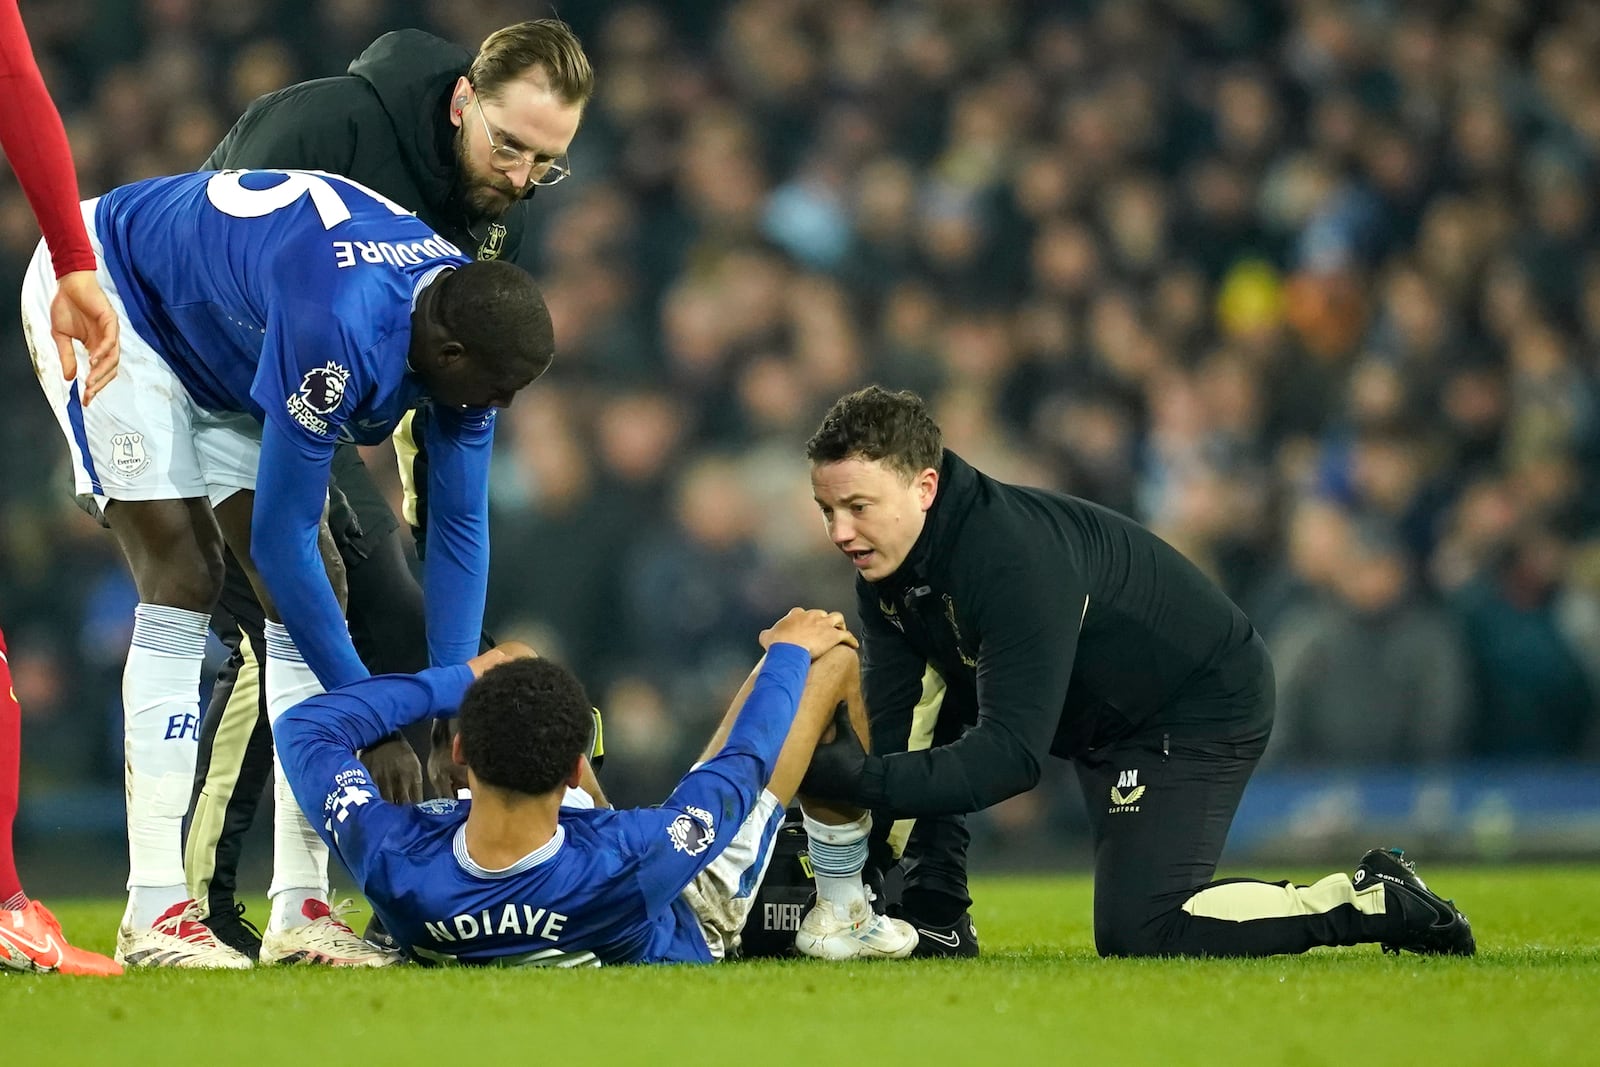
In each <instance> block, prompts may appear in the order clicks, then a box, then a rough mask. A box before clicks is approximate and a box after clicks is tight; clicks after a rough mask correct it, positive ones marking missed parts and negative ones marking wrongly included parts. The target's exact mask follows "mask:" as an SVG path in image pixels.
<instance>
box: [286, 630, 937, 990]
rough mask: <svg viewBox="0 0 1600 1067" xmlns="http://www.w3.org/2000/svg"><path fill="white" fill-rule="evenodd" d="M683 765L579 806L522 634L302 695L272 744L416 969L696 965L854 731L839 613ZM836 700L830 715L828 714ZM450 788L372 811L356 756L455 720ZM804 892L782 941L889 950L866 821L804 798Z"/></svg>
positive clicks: (854, 685)
mask: <svg viewBox="0 0 1600 1067" xmlns="http://www.w3.org/2000/svg"><path fill="white" fill-rule="evenodd" d="M760 642H761V646H762V647H763V648H764V649H766V655H765V656H764V657H763V659H762V661H761V663H760V664H759V665H758V666H757V668H756V669H755V670H754V671H753V672H752V673H751V675H750V677H749V678H748V679H747V680H746V681H745V683H744V686H743V687H742V688H741V689H740V691H739V693H738V695H737V696H736V697H735V698H734V700H733V703H732V705H731V707H730V708H729V710H728V713H727V715H726V716H725V717H724V719H723V721H722V724H721V725H720V726H719V727H718V729H717V732H716V734H715V735H714V736H713V737H712V740H711V742H710V744H709V745H708V746H707V748H706V750H705V753H704V755H703V756H702V757H701V761H700V762H699V763H697V764H696V765H695V767H694V768H693V769H692V770H690V772H689V773H688V774H687V775H685V776H684V778H683V780H682V781H681V782H680V783H679V784H678V787H677V788H676V789H675V790H673V792H672V795H671V796H669V797H668V798H667V799H666V800H665V801H664V802H663V803H662V805H661V806H660V807H656V808H640V809H632V810H627V811H612V810H607V809H604V808H596V807H594V805H593V803H592V801H591V800H590V798H589V794H588V792H587V791H585V790H582V789H580V788H579V787H580V785H581V784H582V783H584V782H585V781H588V782H590V783H592V781H593V779H592V775H591V772H590V771H589V769H588V760H587V757H586V755H585V754H586V753H587V752H588V751H589V746H590V742H591V737H590V734H591V731H592V730H593V728H594V719H593V716H592V714H591V711H590V704H589V699H588V697H587V696H586V695H585V694H584V691H583V687H582V686H581V685H580V684H579V683H578V681H577V679H576V678H574V677H573V676H572V674H571V673H570V672H569V671H567V670H566V669H565V668H563V667H561V666H559V665H557V664H555V663H552V662H550V661H548V660H544V659H539V658H537V657H536V656H535V655H534V654H533V652H532V650H531V649H529V648H527V646H525V645H518V644H508V645H502V646H500V647H499V648H496V649H494V650H492V651H490V652H486V653H484V654H483V655H481V656H478V657H477V658H476V659H474V660H472V661H471V662H469V663H467V664H463V665H460V666H455V667H441V668H434V669H431V670H426V671H422V672H420V673H418V674H414V675H383V676H379V677H374V678H368V679H364V680H362V681H358V682H353V683H351V684H349V685H346V686H343V687H341V688H339V689H336V690H334V691H332V692H329V693H323V694H320V695H318V696H314V697H312V698H310V699H308V700H306V701H304V702H303V703H301V704H298V705H296V706H295V707H294V708H292V709H291V710H290V711H288V712H286V713H285V714H284V715H283V716H282V717H281V718H280V719H279V720H278V722H277V723H276V724H275V726H274V735H275V741H276V744H277V746H278V753H279V757H280V759H281V761H282V765H283V768H284V772H285V774H286V776H287V777H288V779H289V782H290V785H291V786H292V787H293V789H294V794H295V798H296V799H297V800H298V801H299V803H300V806H301V808H302V809H303V810H304V811H305V813H306V816H307V818H308V819H309V820H310V822H311V825H312V826H313V827H315V828H316V829H317V832H318V833H319V834H321V835H322V837H323V839H324V840H325V841H326V842H327V844H328V845H329V847H330V848H332V849H333V850H334V851H335V852H337V853H338V855H339V857H340V858H341V859H342V860H343V861H344V864H345V866H346V867H347V868H348V869H349V870H350V872H351V874H352V875H353V876H354V877H355V879H356V881H357V882H358V883H359V885H360V888H361V890H362V892H363V893H365V894H366V896H367V899H368V900H370V901H371V903H372V906H373V908H374V910H375V911H376V912H377V914H378V916H379V917H380V918H381V919H382V920H383V922H384V924H385V926H386V927H387V928H388V930H389V932H390V933H391V934H392V935H393V937H394V938H395V940H396V942H397V943H398V944H399V945H400V946H401V947H402V949H403V950H404V951H405V952H406V953H407V954H408V955H410V956H411V957H412V958H413V959H416V960H418V961H420V962H433V963H458V962H459V963H474V964H501V965H515V964H540V965H550V966H583V965H599V964H602V963H694V962H712V961H715V960H721V959H725V958H727V957H729V956H731V955H735V954H736V953H737V949H738V944H739V932H740V929H741V928H742V927H743V926H744V923H745V921H746V919H747V918H748V917H749V914H750V910H751V906H752V904H753V902H754V900H755V896H756V890H757V889H758V888H759V886H760V884H761V879H762V877H763V876H764V875H765V873H766V868H767V863H768V861H769V859H770V858H771V854H772V845H773V841H774V839H775V838H776V837H777V835H778V831H779V829H780V827H781V826H782V823H783V818H784V807H785V805H787V804H788V803H789V802H790V800H791V799H793V797H794V795H795V792H796V790H797V789H798V787H799V784H800V779H801V777H802V776H803V775H804V773H805V770H806V767H807V766H808V765H809V763H810V759H811V753H812V751H813V750H814V749H815V748H816V746H817V743H818V741H819V739H821V738H823V737H824V735H825V734H826V733H828V732H830V730H831V729H833V728H834V724H835V721H836V719H837V721H838V728H853V729H855V730H856V732H857V733H859V734H860V735H861V736H863V737H865V735H866V724H865V713H864V709H863V708H862V706H861V699H860V682H859V677H860V674H859V665H858V662H857V658H856V653H855V651H854V649H855V647H856V639H855V637H854V636H852V635H851V634H850V632H849V631H848V630H847V629H846V628H845V623H844V618H843V616H841V615H840V614H838V613H837V612H833V613H827V612H823V611H818V610H809V611H806V610H801V609H799V608H796V609H794V610H793V611H791V612H789V613H788V614H787V615H785V616H784V617H783V618H782V619H780V620H779V621H778V622H776V623H775V624H773V626H772V627H771V628H769V629H767V630H764V631H762V633H761V635H760ZM841 706H842V707H841ZM458 710H459V728H460V732H459V735H458V737H457V739H456V741H455V744H456V746H457V752H456V757H457V759H458V760H459V761H460V762H461V763H462V764H463V765H464V766H465V767H466V770H467V777H468V784H469V786H470V789H471V799H470V800H432V801H428V802H426V803H423V804H418V805H412V806H399V805H393V804H389V803H387V802H385V801H384V800H383V799H382V798H381V797H380V796H379V795H378V791H377V790H376V789H375V788H373V785H372V782H371V779H370V778H369V777H368V774H367V771H366V768H364V767H363V766H362V765H361V763H360V762H359V761H358V760H357V759H356V752H357V751H358V750H360V749H362V748H364V747H365V746H367V745H370V744H372V743H373V742H374V741H375V740H376V739H378V738H381V737H385V736H387V735H389V734H391V733H393V732H394V731H395V730H398V729H400V728H402V727H405V726H408V725H410V724H411V723H414V722H420V721H422V720H424V719H427V718H430V717H435V716H445V715H450V714H456V713H457V712H458ZM801 807H802V810H803V812H804V816H805V826H806V831H807V833H808V835H809V837H810V842H811V844H810V852H811V862H812V865H813V868H814V870H815V872H816V879H817V895H818V900H817V904H816V906H815V907H814V908H812V909H811V911H810V912H808V913H807V915H806V917H805V919H804V920H803V921H802V923H801V928H800V931H799V935H798V937H797V938H796V947H797V948H798V949H799V950H800V951H801V952H802V953H804V954H806V955H810V956H817V957H821V958H826V959H869V958H882V957H890V958H900V957H904V956H907V955H909V954H910V952H911V950H912V949H913V948H914V947H915V946H916V942H917V935H916V932H915V931H914V930H913V929H912V928H911V927H910V926H909V925H907V924H906V923H904V922H902V921H900V920H898V919H891V918H889V917H887V916H884V915H879V914H876V913H875V912H874V910H873V908H872V905H871V901H870V899H869V897H868V891H867V889H866V888H865V886H864V885H863V884H862V880H861V871H862V868H863V866H864V865H865V863H866V856H867V833H868V830H869V829H870V825H871V823H870V819H871V817H870V815H869V814H868V813H866V812H865V811H861V810H859V809H848V808H830V807H824V806H821V805H817V804H813V803H811V802H810V801H808V800H806V799H804V798H802V800H801Z"/></svg>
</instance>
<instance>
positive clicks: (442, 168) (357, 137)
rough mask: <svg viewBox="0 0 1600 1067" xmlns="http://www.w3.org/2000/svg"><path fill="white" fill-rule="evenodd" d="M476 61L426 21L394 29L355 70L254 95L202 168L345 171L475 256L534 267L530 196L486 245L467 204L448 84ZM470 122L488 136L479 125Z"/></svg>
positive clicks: (483, 229) (484, 230) (483, 226)
mask: <svg viewBox="0 0 1600 1067" xmlns="http://www.w3.org/2000/svg"><path fill="white" fill-rule="evenodd" d="M471 62H472V55H471V53H469V52H467V51H466V50H465V49H462V48H458V47H457V46H455V45H453V44H451V43H450V42H448V41H444V40H440V39H439V38H438V37H435V36H433V35H432V34H429V33H424V32H423V31H421V30H395V31H393V32H391V33H386V34H384V35H383V36H382V37H379V38H378V39H377V40H376V41H374V42H372V44H371V45H369V46H368V47H367V50H366V51H365V52H362V53H361V55H360V56H359V57H358V58H357V59H356V60H355V61H354V62H352V63H351V64H350V69H349V73H348V74H344V75H341V76H339V77H334V78H318V79H316V80H314V81H307V82H299V83H298V84H295V85H290V86H288V87H286V88H283V89H279V90H278V91H277V92H273V93H268V94H267V95H266V96H263V97H261V98H259V99H257V100H255V101H254V102H252V103H251V104H250V106H249V107H248V108H246V109H245V113H244V115H242V116H241V117H240V119H239V121H238V122H236V123H234V125H233V128H232V129H231V130H229V131H228V133H227V135H226V136H225V137H223V139H222V143H221V144H219V145H217V147H216V150H215V151H213V152H212V153H211V155H210V157H209V158H207V159H206V161H205V165H204V167H203V169H205V170H232V169H250V168H267V169H272V170H282V169H296V170H325V171H328V172H330V173H333V174H342V175H344V176H345V177H347V178H354V179H355V180H356V181H358V182H360V183H361V184H362V185H365V186H367V187H368V188H369V189H372V190H374V191H376V192H379V193H382V194H383V195H384V196H386V197H388V198H389V199H390V200H393V201H394V202H395V203H397V204H399V205H401V206H402V207H404V208H406V209H407V210H410V211H414V212H416V214H417V217H418V218H420V219H421V220H422V221H423V222H426V223H427V224H428V225H429V226H432V227H433V229H434V232H436V233H438V234H439V236H441V237H443V238H445V239H446V240H448V241H450V242H451V243H452V244H454V245H456V246H457V247H459V248H460V249H461V250H462V252H464V253H466V254H467V255H468V256H472V257H474V258H476V259H489V258H499V259H509V260H511V261H512V262H514V263H517V264H518V265H520V266H523V267H527V268H529V269H530V270H531V269H532V264H531V263H528V262H525V253H531V252H532V251H534V250H533V249H531V248H529V249H526V250H525V249H524V248H523V244H524V242H523V235H524V233H525V232H526V230H527V225H528V211H529V203H528V201H527V200H521V201H519V202H517V203H516V204H513V205H512V206H511V209H510V210H509V211H507V212H506V213H505V215H504V217H502V218H501V219H500V224H501V225H502V226H504V227H505V233H504V234H503V235H502V238H501V241H500V243H499V247H498V248H495V249H491V250H487V251H486V250H485V249H484V248H483V245H484V242H485V241H486V240H488V238H489V235H490V227H489V225H488V223H485V222H479V223H476V224H474V225H472V226H471V227H470V228H469V226H468V221H467V215H466V211H465V209H464V208H463V206H462V202H461V187H460V185H459V184H458V178H457V172H456V171H457V168H456V162H455V155H454V152H453V150H452V143H453V140H454V138H455V135H456V127H455V126H453V125H452V124H451V123H450V120H449V117H448V114H449V112H448V108H449V105H450V100H449V97H450V90H451V89H452V88H454V86H455V83H456V79H457V78H458V77H460V76H461V75H463V74H465V73H466V72H467V66H468V64H470V63H471ZM465 121H466V122H468V123H473V122H477V121H478V120H477V119H476V118H475V117H469V118H468V119H466V120H465ZM465 128H466V129H467V131H468V134H469V136H470V135H471V133H472V132H473V131H474V130H476V133H477V136H479V137H482V136H483V130H482V128H481V127H473V126H470V125H469V126H466V127H465ZM529 243H530V244H531V242H529ZM489 252H492V253H493V254H489Z"/></svg>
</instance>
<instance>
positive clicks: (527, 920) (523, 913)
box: [422, 904, 567, 942]
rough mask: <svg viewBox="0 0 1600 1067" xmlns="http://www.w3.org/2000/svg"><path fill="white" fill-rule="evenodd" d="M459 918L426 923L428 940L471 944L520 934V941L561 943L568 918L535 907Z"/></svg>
mask: <svg viewBox="0 0 1600 1067" xmlns="http://www.w3.org/2000/svg"><path fill="white" fill-rule="evenodd" d="M498 911H499V914H498V916H497V915H496V914H495V912H496V909H495V908H486V909H484V910H483V911H476V912H469V913H466V914H462V915H457V916H455V917H453V918H450V919H446V920H443V921H441V922H424V923H423V924H422V925H423V926H425V927H427V930H428V936H430V937H432V938H433V939H434V940H435V941H438V942H445V941H471V940H472V939H473V938H477V937H496V936H499V935H501V934H517V935H518V936H521V937H540V938H543V939H544V940H546V941H559V940H561V930H562V928H563V927H565V926H566V925H567V917H566V916H565V915H563V914H561V913H560V912H559V911H550V910H548V909H546V908H536V907H534V906H533V905H532V904H507V905H505V906H504V907H502V908H499V909H498Z"/></svg>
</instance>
